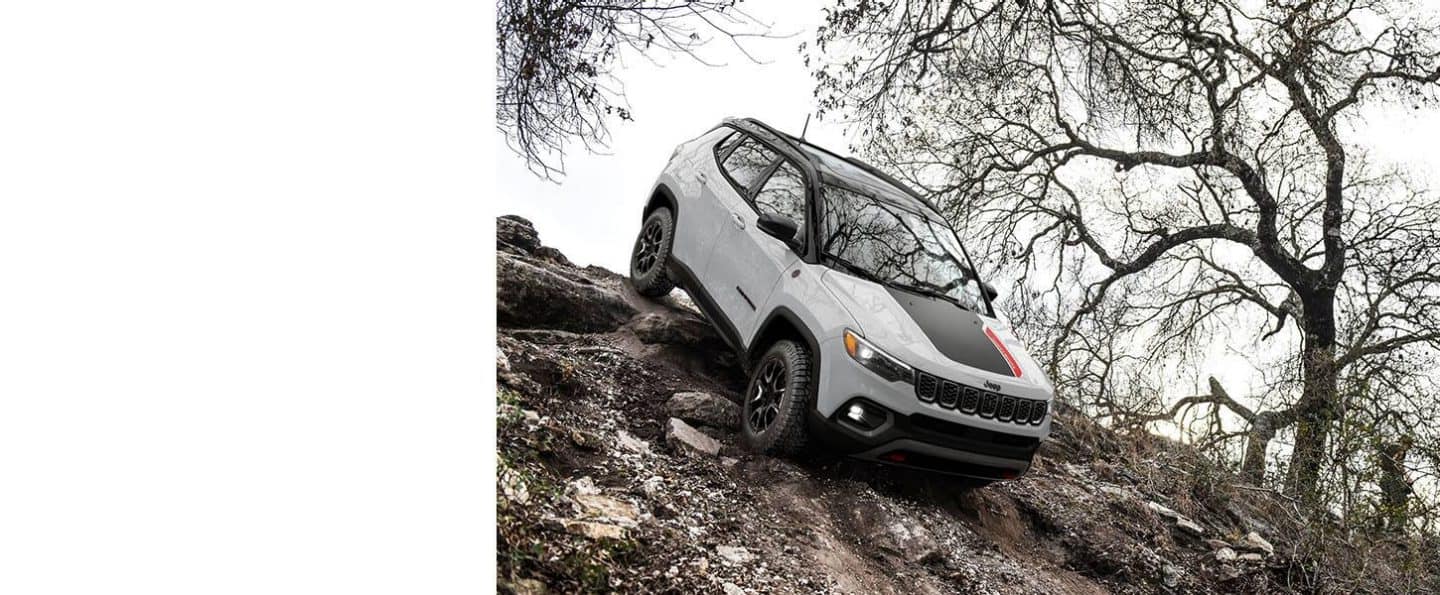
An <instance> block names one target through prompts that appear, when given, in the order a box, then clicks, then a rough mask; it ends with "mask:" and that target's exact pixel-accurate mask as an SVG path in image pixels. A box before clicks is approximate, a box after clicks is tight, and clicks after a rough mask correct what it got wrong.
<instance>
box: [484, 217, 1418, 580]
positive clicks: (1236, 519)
mask: <svg viewBox="0 0 1440 595" xmlns="http://www.w3.org/2000/svg"><path fill="white" fill-rule="evenodd" d="M499 245H500V248H501V253H500V255H499V258H500V259H501V261H502V265H501V266H500V267H499V270H500V272H501V275H502V276H503V275H511V276H512V277H511V278H509V279H505V278H502V279H501V280H500V284H501V287H502V294H501V295H500V296H499V298H500V301H501V306H500V307H501V311H502V312H503V313H504V315H503V316H502V318H501V328H500V337H499V345H498V346H499V357H498V361H497V370H498V372H499V378H500V384H499V386H498V387H497V391H498V399H499V422H498V426H499V443H498V444H497V449H498V455H499V468H500V478H499V486H498V491H499V507H498V510H497V516H498V521H499V527H498V532H499V552H498V559H499V576H500V587H501V591H502V592H519V593H543V592H561V593H570V592H627V593H693V592H702V593H727V594H733V593H836V592H839V593H896V594H900V593H1108V592H1119V593H1152V592H1184V593H1235V592H1267V593H1269V592H1292V591H1304V592H1312V591H1318V592H1325V591H1335V592H1346V591H1352V590H1356V589H1359V590H1367V587H1368V586H1367V585H1366V584H1365V583H1347V584H1342V585H1336V588H1329V587H1327V586H1326V585H1323V584H1315V583H1314V582H1311V579H1310V578H1308V577H1311V576H1313V572H1314V569H1315V568H1317V567H1319V566H1321V565H1324V564H1339V563H1340V562H1336V561H1334V560H1339V559H1343V555H1339V554H1337V555H1336V556H1335V557H1334V558H1333V559H1332V558H1327V557H1323V556H1322V555H1320V554H1317V553H1316V551H1319V550H1315V551H1307V550H1306V549H1302V548H1300V547H1298V546H1297V545H1295V544H1292V543H1291V542H1289V541H1288V540H1287V537H1286V536H1289V535H1295V534H1297V533H1299V532H1300V530H1301V528H1302V525H1301V523H1300V522H1299V521H1298V517H1297V516H1296V514H1295V512H1294V511H1293V505H1290V504H1289V503H1288V502H1286V501H1285V500H1284V499H1282V498H1278V497H1275V496H1274V495H1273V494H1270V493H1268V492H1263V491H1252V490H1245V489H1238V488H1231V487H1228V486H1230V485H1231V484H1232V483H1233V481H1232V480H1233V478H1232V477H1230V476H1228V475H1227V474H1225V472H1223V471H1218V470H1217V471H1215V472H1214V473H1215V475H1213V476H1211V475H1207V474H1206V473H1207V472H1206V471H1205V469H1208V467H1207V466H1206V464H1205V463H1204V462H1203V461H1200V460H1199V458H1198V457H1196V456H1194V455H1193V453H1191V452H1189V451H1188V450H1187V449H1185V448H1184V447H1181V446H1180V445H1177V444H1174V443H1171V442H1168V441H1166V440H1164V439H1161V438H1157V437H1154V436H1150V435H1138V436H1128V435H1118V434H1115V433H1113V432H1110V431H1109V430H1107V429H1105V428H1103V427H1100V426H1099V425H1097V424H1095V423H1093V422H1091V421H1090V420H1088V419H1087V418H1085V417H1083V416H1081V415H1079V414H1077V413H1075V412H1074V411H1071V410H1069V409H1067V408H1065V407H1063V406H1062V407H1059V408H1058V409H1057V411H1056V413H1057V415H1058V419H1059V423H1058V424H1057V427H1056V430H1055V432H1054V434H1053V436H1052V437H1051V439H1050V440H1049V441H1047V442H1046V443H1045V444H1044V445H1043V446H1042V449H1041V454H1040V456H1039V457H1038V459H1037V463H1036V465H1035V466H1034V468H1033V470H1032V471H1031V472H1030V473H1029V474H1028V475H1026V476H1025V477H1023V478H1021V479H1020V480H1017V481H1012V482H1004V483H998V484H994V485H992V486H989V487H986V488H982V489H975V490H971V489H967V488H966V487H965V486H964V484H963V483H962V482H960V481H958V480H955V479H951V478H947V477H943V476H937V475H934V474H927V473H922V472H915V471H907V470H903V469H896V468H890V467H882V466H877V465H871V464H868V463H861V462H855V461H850V460H845V459H833V458H826V457H819V456H810V457H806V458H802V459H795V460H788V459H775V458H770V457H766V456H759V455H752V454H750V453H747V452H745V451H743V450H742V449H741V448H739V446H738V440H737V439H736V436H735V435H734V433H733V431H732V430H730V429H726V428H715V427H708V426H700V427H699V429H700V430H701V431H702V432H705V433H706V434H708V435H710V436H712V437H714V438H716V439H718V440H719V441H720V443H721V445H722V448H721V451H720V453H719V454H718V455H717V456H706V455H703V454H695V453H693V452H691V451H690V450H688V449H685V448H677V447H675V446H674V445H671V444H667V441H666V435H665V428H666V424H667V422H668V420H669V418H670V415H669V414H668V413H667V411H666V408H665V403H666V401H667V399H668V398H669V397H670V396H671V395H672V394H674V393H676V392H680V391H703V392H707V393H710V394H711V395H714V396H717V397H722V398H726V399H730V400H732V401H738V399H739V395H738V392H739V391H740V390H741V389H742V388H743V384H744V380H745V379H744V377H743V374H742V373H741V372H740V370H739V369H738V367H737V366H736V363H735V358H734V357H733V356H732V355H731V354H729V353H728V352H727V351H726V349H725V348H724V346H723V344H722V343H720V341H719V339H718V338H717V337H716V336H715V335H714V333H713V331H712V330H710V328H709V326H708V325H707V324H706V323H705V322H704V320H703V318H702V317H701V316H700V315H699V314H697V313H696V311H695V310H694V308H693V306H691V305H690V304H689V303H688V300H687V299H686V298H685V297H684V294H683V292H681V291H679V290H677V291H675V292H673V293H672V294H671V296H669V297H667V298H665V299H663V300H660V301H652V300H647V299H644V298H641V297H640V296H639V295H637V294H635V293H634V292H633V291H632V290H631V289H630V288H629V286H628V284H627V283H626V282H625V280H624V279H623V278H621V277H620V276H618V275H615V274H614V273H611V272H609V271H605V270H603V269H598V268H593V267H591V268H584V269H582V268H578V267H575V266H573V265H571V264H569V262H568V261H566V260H565V259H564V256H563V255H560V254H559V253H558V252H555V251H553V250H551V249H547V248H544V247H543V246H540V244H539V241H538V237H536V236H535V235H534V230H533V228H529V224H528V222H524V220H521V219H518V218H502V220H501V230H500V242H499ZM507 260H509V261H511V262H506V261H507ZM536 271H539V272H538V273H537V272H536ZM527 275H529V276H534V275H543V276H544V278H543V279H539V280H536V279H532V278H528V277H527ZM507 287H508V288H511V289H512V291H519V290H520V289H523V291H519V295H523V297H516V295H515V294H512V295H509V296H507V295H506V294H505V291H506V289H505V288H507ZM516 288H519V289H516ZM532 312H533V313H534V316H530V314H529V313H532ZM587 312H588V313H587ZM596 312H599V313H598V314H597V313H596ZM569 314H573V320H572V319H571V317H569V316H568V315H569ZM575 321H583V322H575ZM1152 503H1154V504H1157V505H1160V508H1161V509H1163V510H1165V511H1171V512H1167V513H1157V509H1156V508H1154V507H1153V506H1152ZM1167 514H1175V515H1177V516H1183V517H1185V518H1186V519H1188V520H1190V521H1192V522H1194V523H1196V524H1197V525H1199V526H1200V528H1201V529H1202V530H1203V532H1204V534H1203V535H1193V534H1191V533H1190V532H1188V531H1187V530H1185V529H1182V528H1181V527H1180V525H1179V522H1178V521H1177V520H1176V519H1175V518H1172V517H1170V516H1167ZM1251 531H1254V532H1256V533H1257V534H1258V535H1260V536H1263V537H1264V538H1265V539H1267V540H1268V541H1269V542H1271V543H1273V544H1274V551H1273V553H1263V552H1255V553H1258V554H1260V555H1259V556H1252V558H1254V557H1258V558H1259V559H1252V560H1236V561H1227V562H1221V561H1219V560H1217V558H1216V554H1215V552H1214V550H1213V549H1212V546H1211V545H1207V543H1206V542H1205V539H1206V538H1218V539H1222V540H1226V541H1227V542H1228V543H1230V544H1236V543H1238V542H1239V541H1240V538H1241V536H1242V535H1244V534H1245V533H1248V532H1251ZM1321 549H1323V548H1321ZM1326 551H1328V550H1326ZM1335 551H1337V552H1338V551H1340V548H1339V547H1335ZM1241 553H1246V551H1244V550H1241ZM1327 555H1328V554H1327ZM1404 555H1406V556H1412V557H1413V555H1414V553H1413V552H1411V553H1406V554H1404ZM1418 586H1419V587H1420V588H1425V585H1418ZM1376 590H1383V589H1376Z"/></svg>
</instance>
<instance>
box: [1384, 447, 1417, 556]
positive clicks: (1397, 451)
mask: <svg viewBox="0 0 1440 595" xmlns="http://www.w3.org/2000/svg"><path fill="white" fill-rule="evenodd" d="M1410 445H1411V440H1410V437H1409V436H1402V437H1401V438H1400V440H1398V441H1395V442H1390V443H1386V444H1383V445H1381V446H1380V448H1379V451H1380V452H1379V453H1378V454H1379V459H1380V461H1379V463H1380V482H1379V483H1380V505H1381V509H1380V518H1381V522H1382V523H1383V524H1382V527H1383V528H1384V529H1385V530H1387V531H1391V532H1396V533H1398V532H1400V531H1403V530H1404V529H1405V522H1406V521H1407V520H1408V518H1409V515H1408V514H1407V512H1408V511H1407V510H1406V508H1407V507H1408V504H1409V500H1410V490H1411V488H1410V482H1409V481H1408V479H1407V478H1406V477H1405V457H1406V455H1407V454H1408V453H1409V451H1410Z"/></svg>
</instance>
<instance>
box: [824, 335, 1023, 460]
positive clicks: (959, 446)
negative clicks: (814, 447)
mask: <svg viewBox="0 0 1440 595" xmlns="http://www.w3.org/2000/svg"><path fill="white" fill-rule="evenodd" d="M821 349H822V352H823V356H822V359H821V365H822V366H823V367H824V368H826V369H824V370H822V371H821V373H820V375H819V378H820V386H819V387H817V388H818V391H817V395H816V397H817V398H816V401H815V408H814V409H813V410H812V412H811V426H812V428H811V429H812V432H813V433H815V434H817V435H818V436H819V437H820V438H821V440H822V441H823V442H824V443H826V444H827V445H828V446H829V447H830V448H831V449H832V450H834V451H836V452H838V453H839V454H845V455H849V456H852V457H855V458H859V459H864V460H869V461H875V462H879V463H885V464H890V465H898V466H903V467H912V468H918V469H925V470H928V471H935V472H940V473H948V474H954V475H962V476H967V477H977V478H982V479H991V480H995V479H1015V478H1017V477H1020V476H1021V475H1023V474H1024V473H1025V472H1026V471H1028V470H1029V469H1030V463H1031V460H1032V459H1033V458H1034V456H1035V451H1036V450H1037V449H1038V448H1039V446H1040V442H1041V441H1042V440H1043V439H1044V438H1045V437H1046V436H1048V435H1049V433H1050V419H1049V417H1048V416H1047V417H1046V419H1045V420H1044V421H1043V422H1042V423H1040V424H1039V425H1028V424H1024V425H1022V424H1013V423H1006V422H1000V421H997V420H994V419H984V418H981V417H977V416H974V415H967V414H962V413H960V412H958V411H955V410H954V409H946V408H942V407H940V406H939V405H938V404H936V403H924V402H921V401H920V400H919V399H918V398H917V397H916V395H915V387H914V385H913V384H910V383H908V382H887V381H885V380H884V379H882V378H880V377H878V376H876V375H875V374H874V373H872V372H870V371H869V370H867V369H865V368H864V367H863V366H861V365H860V364H858V363H857V362H855V361H854V360H853V359H851V358H850V356H849V354H848V353H846V352H845V350H844V347H843V345H840V344H839V341H833V342H832V341H826V343H825V344H823V345H822V347H821ZM857 402H863V403H865V404H866V405H867V406H869V407H871V408H875V409H878V410H883V411H884V412H885V413H886V415H885V420H884V421H883V422H882V423H880V425H878V426H876V427H873V428H866V427H863V426H862V425H861V424H857V423H854V422H853V421H851V420H849V418H848V417H847V416H846V412H847V410H848V409H849V407H850V405H851V404H853V403H857Z"/></svg>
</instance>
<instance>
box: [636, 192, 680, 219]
mask: <svg viewBox="0 0 1440 595" xmlns="http://www.w3.org/2000/svg"><path fill="white" fill-rule="evenodd" d="M660 207H669V208H670V214H671V215H673V216H674V217H675V223H676V224H679V223H680V203H679V201H677V200H675V191H673V190H671V189H670V187H669V186H666V185H665V183H664V182H661V183H659V184H656V185H655V189H654V190H651V191H650V199H649V200H648V201H646V202H645V210H644V211H641V212H640V221H641V223H644V221H645V218H646V217H649V216H650V212H651V211H654V210H655V209H657V208H660Z"/></svg>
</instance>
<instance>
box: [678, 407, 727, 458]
mask: <svg viewBox="0 0 1440 595" xmlns="http://www.w3.org/2000/svg"><path fill="white" fill-rule="evenodd" d="M665 443H666V444H669V445H670V446H671V447H672V448H674V449H675V450H676V451H678V452H682V453H687V454H700V455H706V456H711V457H713V456H715V455H718V454H720V443H719V442H718V441H716V440H715V439H714V438H711V437H709V436H706V435H705V434H703V433H701V432H700V430H697V429H695V428H693V427H691V426H690V424H687V423H685V422H683V421H681V420H678V419H675V418H673V417H672V418H670V423H669V424H667V425H666V426H665Z"/></svg>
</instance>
